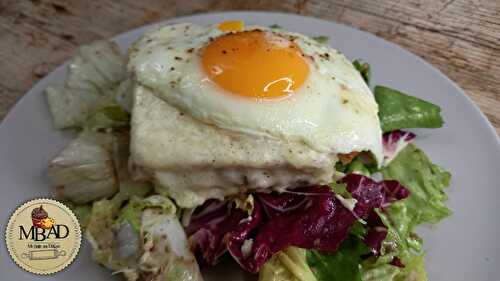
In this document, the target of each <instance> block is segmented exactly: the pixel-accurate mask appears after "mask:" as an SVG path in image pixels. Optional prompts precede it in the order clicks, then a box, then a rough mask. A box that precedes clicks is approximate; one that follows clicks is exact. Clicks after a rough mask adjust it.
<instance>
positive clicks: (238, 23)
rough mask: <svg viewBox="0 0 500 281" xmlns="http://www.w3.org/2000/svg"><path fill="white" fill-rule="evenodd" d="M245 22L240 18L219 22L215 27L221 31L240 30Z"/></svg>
mask: <svg viewBox="0 0 500 281" xmlns="http://www.w3.org/2000/svg"><path fill="white" fill-rule="evenodd" d="M244 25H245V23H244V22H243V21H242V20H229V21H225V22H221V23H220V24H219V25H218V26H217V27H218V28H219V29H220V30H222V31H241V30H242V29H243V26H244Z"/></svg>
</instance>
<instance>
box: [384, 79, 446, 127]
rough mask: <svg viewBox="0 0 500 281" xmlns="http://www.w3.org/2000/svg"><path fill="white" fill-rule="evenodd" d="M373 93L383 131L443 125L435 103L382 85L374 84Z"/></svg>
mask: <svg viewBox="0 0 500 281" xmlns="http://www.w3.org/2000/svg"><path fill="white" fill-rule="evenodd" d="M374 94H375V100H376V101H377V103H378V107H379V112H378V115H379V118H380V125H381V127H382V131H384V132H390V131H394V130H398V129H405V128H439V127H441V126H443V123H444V121H443V118H442V117H441V108H440V107H439V106H437V105H435V104H432V103H430V102H427V101H424V100H422V99H419V98H416V97H413V96H409V95H406V94H404V93H402V92H400V91H397V90H394V89H391V88H388V87H384V86H376V87H375V91H374Z"/></svg>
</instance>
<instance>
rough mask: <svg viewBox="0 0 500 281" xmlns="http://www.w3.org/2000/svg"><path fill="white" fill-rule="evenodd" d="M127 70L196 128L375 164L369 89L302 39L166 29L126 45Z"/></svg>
mask: <svg viewBox="0 0 500 281" xmlns="http://www.w3.org/2000/svg"><path fill="white" fill-rule="evenodd" d="M128 69H129V71H130V72H131V73H133V76H134V79H135V81H136V83H139V84H140V85H141V86H144V87H147V88H148V89H150V90H151V91H152V92H153V93H154V94H155V95H156V96H157V97H159V98H160V99H162V100H164V101H165V102H167V103H168V104H170V105H171V106H174V107H176V108H178V109H179V110H180V111H182V112H183V113H185V114H189V115H190V116H191V117H193V118H195V119H196V120H198V121H199V122H203V123H205V124H209V125H213V126H215V127H218V128H222V129H225V130H229V131H234V132H238V133H244V134H249V135H254V136H259V137H262V136H265V137H269V138H273V139H276V140H281V141H284V142H291V141H293V142H300V143H304V144H306V145H307V146H309V147H310V148H311V149H313V150H315V151H318V152H321V153H328V154H337V153H350V152H353V151H369V152H371V153H372V154H373V155H374V157H375V159H376V160H377V161H378V162H379V163H380V161H381V160H382V140H381V129H380V123H379V119H378V116H377V113H378V107H377V104H376V102H375V100H374V98H373V95H372V93H371V91H370V89H369V88H368V86H367V85H366V84H365V83H364V81H363V79H362V77H361V75H360V74H359V73H358V72H357V71H356V69H355V68H354V67H353V66H352V64H351V62H350V61H349V60H348V59H347V58H346V57H345V56H344V55H342V54H341V53H340V52H338V51H337V50H335V49H333V48H331V47H330V46H327V45H324V44H320V43H318V42H316V41H315V40H313V39H311V38H309V37H307V36H304V35H301V34H297V33H292V32H288V31H284V30H276V29H270V28H268V27H263V26H246V27H244V26H243V24H241V23H240V22H229V23H223V24H220V25H213V26H200V25H195V24H188V23H183V24H175V25H168V26H163V27H159V28H157V29H154V30H152V31H150V32H147V33H146V34H145V35H144V36H143V37H142V38H140V39H139V40H138V41H136V42H135V43H134V44H133V45H132V47H131V48H130V49H129V63H128ZM165 122H168V120H165Z"/></svg>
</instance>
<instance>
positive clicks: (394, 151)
mask: <svg viewBox="0 0 500 281" xmlns="http://www.w3.org/2000/svg"><path fill="white" fill-rule="evenodd" d="M415 137H416V135H415V134H414V133H412V132H405V131H401V130H395V131H392V132H388V133H385V134H384V135H383V137H382V141H383V145H384V163H383V166H387V165H389V163H390V162H391V161H392V160H394V158H396V156H397V155H398V153H399V152H400V151H401V150H403V149H404V148H405V147H406V146H407V145H408V144H409V143H411V142H412V141H413V139H414V138H415Z"/></svg>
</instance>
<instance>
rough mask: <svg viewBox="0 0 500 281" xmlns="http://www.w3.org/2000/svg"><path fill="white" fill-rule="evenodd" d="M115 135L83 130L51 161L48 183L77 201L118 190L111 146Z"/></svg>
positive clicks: (62, 195)
mask: <svg viewBox="0 0 500 281" xmlns="http://www.w3.org/2000/svg"><path fill="white" fill-rule="evenodd" d="M118 141H119V140H118V138H116V137H115V136H113V135H110V134H102V133H94V132H87V131H84V132H82V133H81V134H80V135H78V137H77V138H75V139H74V140H72V141H71V142H70V143H69V144H68V146H66V147H65V148H64V149H63V150H62V151H61V152H60V153H59V155H57V156H56V157H55V158H54V159H52V161H51V162H50V163H49V168H48V171H47V174H48V178H49V182H50V184H51V185H52V186H53V187H55V188H56V191H57V194H58V196H59V197H60V198H61V199H65V200H69V201H72V202H74V203H77V204H84V203H88V202H91V201H94V200H98V199H102V198H106V197H109V196H111V195H113V194H115V193H116V192H117V191H118V187H119V183H118V177H117V175H116V170H115V162H114V150H115V147H116V146H117V142H118Z"/></svg>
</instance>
